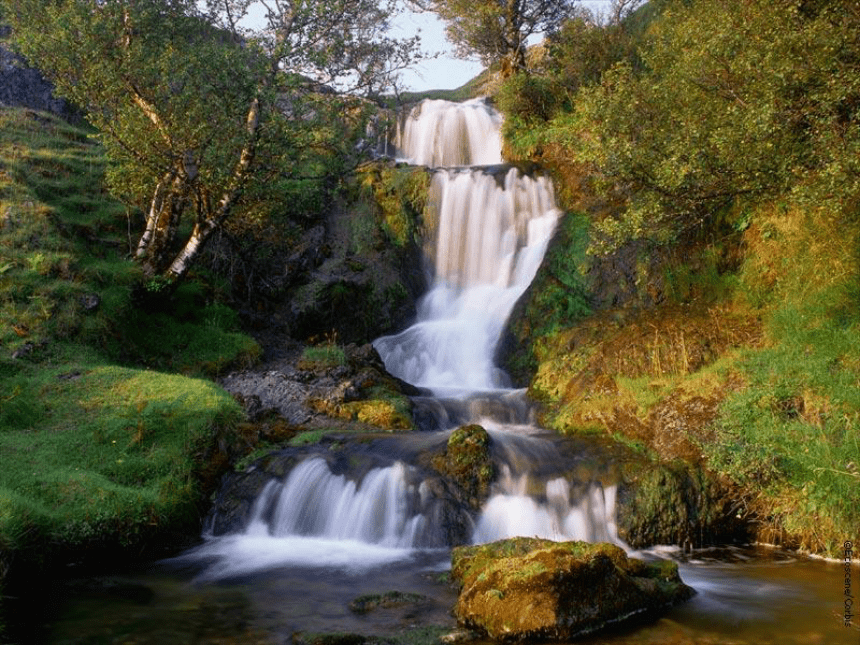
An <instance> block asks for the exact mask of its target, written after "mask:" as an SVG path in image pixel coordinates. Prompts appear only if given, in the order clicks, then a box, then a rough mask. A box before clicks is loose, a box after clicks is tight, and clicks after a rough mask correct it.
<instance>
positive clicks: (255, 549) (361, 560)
mask: <svg viewBox="0 0 860 645" xmlns="http://www.w3.org/2000/svg"><path fill="white" fill-rule="evenodd" d="M414 553H415V552H414V550H413V549H408V548H398V547H387V546H380V545H378V544H368V543H367V542H362V541H360V540H333V539H326V538H321V537H302V536H295V535H293V536H287V537H273V536H270V535H248V534H240V535H228V536H223V537H219V538H215V539H210V540H207V542H206V543H205V544H203V545H202V546H200V547H198V548H197V549H194V550H192V551H191V552H189V553H188V554H186V555H185V556H183V557H181V558H178V559H177V561H180V560H183V559H187V560H190V561H200V560H204V561H207V560H208V561H210V564H209V566H207V567H206V568H205V569H204V570H203V571H202V573H200V575H198V577H197V579H198V580H200V581H207V580H224V579H227V578H236V577H240V576H246V575H249V574H253V573H257V572H260V571H266V570H270V569H275V568H278V567H288V566H289V567H319V566H325V567H334V568H338V569H342V570H346V571H354V572H361V571H365V570H367V569H372V568H374V567H378V566H383V565H386V564H391V563H393V562H401V561H404V560H409V559H410V558H411V557H412V556H413V555H414Z"/></svg>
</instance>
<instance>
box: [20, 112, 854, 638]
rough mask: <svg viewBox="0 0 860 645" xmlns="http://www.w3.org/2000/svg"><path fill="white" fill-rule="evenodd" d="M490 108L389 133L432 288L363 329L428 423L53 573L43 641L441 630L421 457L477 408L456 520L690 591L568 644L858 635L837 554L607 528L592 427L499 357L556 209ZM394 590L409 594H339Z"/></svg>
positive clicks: (444, 518)
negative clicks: (463, 507) (538, 412)
mask: <svg viewBox="0 0 860 645" xmlns="http://www.w3.org/2000/svg"><path fill="white" fill-rule="evenodd" d="M500 125H501V117H500V115H499V114H498V113H497V112H496V111H495V110H494V109H493V108H492V107H491V106H489V105H488V104H487V103H486V102H484V101H483V100H480V99H476V100H472V101H468V102H466V103H462V104H453V103H448V102H445V101H424V102H423V103H422V104H420V105H419V106H418V107H416V109H415V110H414V111H413V113H412V114H410V115H409V116H408V117H407V118H406V119H405V120H404V122H403V123H402V124H401V126H400V128H399V132H398V135H397V137H396V140H395V142H394V145H395V147H396V154H397V156H398V157H399V158H400V159H402V160H405V161H408V162H409V163H413V164H416V165H423V166H427V167H430V168H433V169H434V171H433V179H432V184H431V202H432V203H433V204H435V216H434V217H433V218H432V220H433V221H432V222H431V226H430V228H431V230H432V237H433V239H432V241H428V246H427V248H428V254H427V255H428V265H429V266H428V271H429V272H430V275H431V280H430V284H431V288H430V291H429V292H428V293H427V294H426V295H425V297H424V298H423V299H422V301H421V303H420V305H419V311H418V318H417V320H416V322H415V323H414V324H413V325H412V326H411V327H409V328H408V329H406V330H403V331H402V332H400V333H398V334H395V335H392V336H387V337H383V338H380V339H377V340H376V341H375V343H374V346H375V347H376V349H377V350H378V352H379V354H380V356H381V357H382V358H383V360H384V361H385V364H386V367H387V369H388V370H389V371H390V372H391V373H392V374H394V375H396V376H398V377H399V378H401V379H403V380H405V381H407V382H409V383H412V384H414V385H416V386H419V387H421V388H423V389H424V390H425V391H427V392H430V393H431V394H429V395H427V396H424V397H420V398H419V399H417V400H416V407H417V408H418V409H419V410H421V411H422V414H423V415H424V416H425V417H426V418H428V419H431V421H432V423H431V425H432V426H433V427H434V428H435V429H431V430H427V431H422V432H416V433H411V434H407V435H395V436H388V437H380V438H375V439H372V440H369V441H368V442H366V443H365V445H363V446H362V447H361V450H362V451H365V452H366V453H367V454H369V455H372V457H373V461H372V462H371V463H372V464H373V465H372V466H366V465H365V466H364V467H363V468H362V469H361V470H360V472H359V471H352V470H350V468H349V467H347V466H343V464H341V463H340V462H337V461H335V460H333V459H332V458H329V456H327V455H326V454H325V452H324V451H323V450H321V449H309V450H308V451H307V453H306V454H305V455H304V458H303V459H301V460H299V462H298V464H297V465H296V466H295V467H294V468H292V470H291V471H290V472H289V473H287V475H286V476H285V477H284V478H283V479H277V480H276V479H273V480H272V481H270V482H269V483H268V484H267V485H266V486H265V487H264V488H263V490H262V491H261V492H260V494H259V497H258V498H257V500H256V502H255V503H254V505H253V508H252V509H251V510H250V512H249V514H248V518H247V522H246V525H245V527H244V528H243V529H242V530H241V531H235V532H232V533H228V534H223V535H217V536H216V535H212V534H207V535H205V536H204V541H203V543H202V544H201V545H200V546H198V547H195V548H193V549H191V550H189V551H187V552H185V553H183V554H182V555H180V556H179V557H176V558H173V559H170V560H166V561H162V562H158V563H155V564H154V565H151V566H147V567H146V568H142V569H139V570H134V571H125V572H122V573H118V574H115V575H111V576H101V577H95V578H93V577H87V578H81V579H76V578H74V577H73V576H72V577H70V578H69V579H67V580H64V581H57V582H53V583H50V585H49V587H48V588H47V589H46V598H49V599H50V602H49V603H47V604H48V606H49V607H50V609H45V610H44V616H43V620H42V622H43V624H44V627H43V629H42V631H41V632H39V633H38V634H35V635H34V640H35V641H37V642H45V643H52V644H59V643H68V644H72V643H74V644H84V643H129V644H131V643H134V644H144V643H147V644H148V643H152V644H156V643H157V644H159V645H161V644H168V643H285V642H290V640H291V638H292V637H293V635H294V634H295V633H297V632H344V633H346V632H351V633H358V634H366V635H369V634H373V635H378V636H383V637H385V636H394V635H398V634H402V633H403V632H404V631H407V630H410V629H411V630H419V631H420V630H429V631H428V632H427V633H431V634H432V633H435V632H434V631H433V630H436V631H438V633H439V634H443V633H446V632H449V631H452V630H453V629H454V627H455V625H454V620H453V618H452V616H451V608H452V607H453V605H454V602H455V600H456V593H455V591H454V590H453V589H452V587H451V586H450V584H448V583H447V580H446V571H447V570H448V569H449V567H450V543H451V537H450V536H451V531H452V530H453V529H452V528H451V527H452V519H451V518H452V513H451V510H450V509H449V508H448V507H447V506H446V505H445V503H444V501H443V500H441V499H439V497H438V496H437V495H436V494H435V492H434V489H433V487H432V485H431V482H430V481H429V480H427V479H425V478H424V476H423V475H422V471H421V469H419V468H417V467H416V465H415V463H416V460H417V459H418V458H419V457H418V456H419V455H420V454H422V453H426V452H427V451H428V450H430V449H434V448H438V449H440V450H441V449H442V448H443V447H444V445H445V442H446V441H447V438H448V436H449V435H450V433H451V431H452V430H453V429H455V428H456V427H458V426H459V425H462V424H464V423H478V424H480V425H482V426H483V427H484V428H486V429H487V430H488V432H489V433H490V436H491V437H492V443H493V453H492V455H493V460H494V463H495V465H496V468H497V472H498V473H499V476H498V477H497V478H496V481H495V482H494V483H493V485H492V488H491V491H490V497H489V499H488V500H487V501H486V503H485V504H484V505H483V506H482V508H481V510H480V512H478V513H475V514H473V515H461V516H458V519H457V522H458V523H457V522H455V523H456V524H457V527H458V528H457V530H459V531H461V532H463V533H465V537H466V538H467V540H468V541H470V542H473V543H482V542H488V541H492V540H496V539H500V538H503V537H513V536H517V535H527V536H540V537H546V538H550V539H557V540H569V539H581V540H588V541H610V542H614V543H616V544H618V545H619V546H622V547H624V548H626V549H627V550H628V551H631V553H632V554H633V555H638V556H640V557H646V558H658V557H664V558H674V559H676V560H678V562H679V565H680V574H681V577H682V578H683V580H684V581H685V582H686V583H687V584H689V585H691V586H692V587H694V588H695V589H696V591H697V592H698V593H697V595H696V596H695V597H694V598H693V599H692V600H690V601H689V602H687V603H685V604H683V605H681V606H678V607H675V608H674V609H672V610H671V611H669V612H668V613H667V614H666V615H665V616H664V617H663V618H661V619H659V620H657V621H656V622H651V623H646V624H641V625H630V624H627V625H625V626H623V627H620V628H617V629H615V630H612V631H610V632H606V633H603V634H600V635H596V636H592V637H588V638H586V639H584V640H581V641H577V642H580V643H589V644H597V643H613V644H626V643H631V644H632V643H639V644H650V643H654V644H657V643H661V644H663V643H667V644H669V643H678V644H682V643H701V644H706V643H707V644H712V645H718V644H724V645H729V644H741V643H743V644H746V643H749V644H753V643H755V644H763V643H773V644H776V643H779V644H786V643H789V644H791V643H797V644H801V643H810V644H815V643H820V644H822V645H823V644H837V643H846V644H847V643H851V644H853V645H860V633H858V632H857V631H856V629H851V628H845V627H843V619H842V616H843V595H842V594H843V589H844V587H843V581H844V576H843V568H842V565H841V564H840V563H831V562H823V561H816V560H811V559H807V558H804V557H801V556H798V555H796V554H790V553H786V552H782V551H779V550H775V549H769V548H765V547H760V546H759V547H755V546H750V547H744V548H739V547H731V548H719V549H718V548H712V549H700V550H696V551H693V552H692V553H690V552H687V553H683V552H681V551H679V550H677V549H672V548H656V549H652V550H650V551H648V552H645V553H635V552H632V550H631V549H630V548H629V547H627V545H625V544H624V543H623V542H622V541H621V540H620V539H619V537H618V535H617V532H616V527H615V499H616V492H617V488H616V484H617V468H616V467H614V465H613V464H612V463H611V460H609V459H607V458H606V456H605V455H602V456H601V447H600V446H599V445H597V444H594V443H593V442H591V443H590V442H588V441H585V440H582V439H565V438H561V437H558V436H554V435H552V434H551V433H548V432H546V431H544V430H543V429H541V428H540V427H537V426H536V425H535V423H534V420H533V418H532V414H531V411H530V406H529V402H528V401H527V400H526V397H525V393H524V392H523V391H520V390H515V389H512V388H511V387H510V382H509V380H508V378H507V376H506V375H505V374H504V372H502V371H501V370H499V369H498V368H497V367H496V366H495V365H494V362H493V355H494V352H495V349H496V345H497V342H498V339H499V337H500V335H501V333H502V330H503V327H504V324H505V321H506V320H507V318H508V316H509V315H510V312H511V310H512V308H513V307H514V305H515V303H516V301H517V299H518V298H519V297H520V296H521V295H522V294H523V292H524V291H525V289H526V288H527V287H528V285H529V283H530V282H531V280H532V279H533V277H534V275H535V273H536V271H537V269H538V267H539V266H540V263H541V260H542V258H543V255H544V252H545V251H546V247H547V245H548V243H549V241H550V238H551V237H552V233H553V230H554V227H555V225H556V221H557V219H558V218H559V216H560V215H561V213H560V212H559V210H558V209H557V207H556V206H555V200H554V197H553V188H552V184H551V182H550V181H549V179H548V178H547V177H545V176H542V175H540V174H532V173H529V172H525V171H523V170H522V169H520V168H517V167H515V166H510V165H506V164H504V163H503V160H502V158H501V139H500V134H499V130H500ZM363 463H365V464H366V463H368V462H367V461H365V462H363ZM391 590H397V591H399V592H403V593H409V594H419V595H420V599H417V600H413V601H411V602H407V603H401V604H397V605H396V606H393V607H383V608H379V609H376V610H373V611H370V612H368V613H357V612H355V611H352V610H351V609H350V608H349V605H350V603H351V602H353V601H354V600H355V599H356V598H357V597H359V596H362V595H365V594H379V593H385V592H388V591H391Z"/></svg>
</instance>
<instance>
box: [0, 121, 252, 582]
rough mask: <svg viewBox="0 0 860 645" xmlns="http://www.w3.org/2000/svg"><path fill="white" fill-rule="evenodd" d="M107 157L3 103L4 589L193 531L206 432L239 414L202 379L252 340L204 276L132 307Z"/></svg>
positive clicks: (126, 231)
mask: <svg viewBox="0 0 860 645" xmlns="http://www.w3.org/2000/svg"><path fill="white" fill-rule="evenodd" d="M104 169H105V160H104V157H103V154H102V151H101V148H100V146H99V145H98V143H97V142H96V141H95V140H94V139H93V138H91V136H90V132H88V131H87V130H85V129H81V128H78V127H73V126H70V125H68V124H67V123H65V122H63V121H61V120H59V119H56V118H54V117H52V116H49V115H46V114H41V113H36V112H33V111H30V110H22V109H11V108H0V463H2V468H0V585H2V582H3V577H4V574H6V573H8V571H9V570H11V575H12V576H14V574H15V573H16V572H17V573H21V572H22V571H23V570H24V569H25V567H26V568H27V570H29V567H31V566H33V565H35V566H41V565H49V564H54V563H56V561H57V559H58V558H61V557H66V556H67V555H68V554H70V553H71V554H74V557H75V558H84V559H86V558H85V556H86V553H85V552H84V551H83V550H84V549H87V548H92V547H94V546H98V547H99V550H98V551H93V555H98V556H99V557H102V556H103V555H104V553H105V551H104V549H108V550H116V549H122V548H124V547H130V546H135V547H137V548H138V550H139V549H140V547H141V546H142V545H143V544H144V543H145V542H146V541H147V540H150V539H153V537H154V536H157V535H158V534H160V533H162V532H172V531H175V530H178V529H183V528H185V529H187V528H188V527H192V528H193V530H196V528H194V527H196V526H197V523H198V521H199V519H198V504H199V503H200V501H201V494H202V492H203V487H202V485H201V477H202V475H203V474H204V471H207V469H209V468H210V465H211V464H210V463H209V461H210V459H211V456H212V445H213V442H214V441H215V437H216V435H219V433H220V437H221V438H223V437H224V436H225V435H224V433H228V434H229V433H231V432H233V430H234V429H235V427H236V425H237V423H238V421H239V420H240V418H241V416H242V412H241V410H240V408H239V406H238V405H237V404H236V403H235V401H233V399H232V398H231V397H230V396H229V395H227V394H226V393H225V392H224V391H223V390H221V389H220V388H218V387H217V386H216V385H215V384H214V383H212V382H210V381H208V380H205V378H202V377H206V376H212V375H214V374H217V373H218V372H220V371H222V370H224V369H226V368H227V366H229V365H231V364H235V362H236V361H242V360H245V361H247V360H251V359H252V358H253V357H254V356H255V355H256V353H257V352H258V351H259V350H258V348H257V346H256V344H255V343H254V341H253V340H251V339H250V338H248V337H247V336H245V335H244V334H242V333H240V331H239V329H238V323H237V317H236V314H235V313H234V312H233V311H232V310H231V309H229V308H228V307H227V306H225V305H224V304H221V302H220V301H219V290H218V288H217V284H215V283H213V282H212V281H209V280H205V279H204V278H205V276H203V275H198V276H196V277H194V278H192V279H191V280H190V281H189V282H188V283H186V284H185V285H183V286H182V287H181V288H180V289H179V290H177V292H176V293H175V294H174V295H173V296H172V297H170V298H169V299H166V300H165V302H164V303H163V306H161V307H159V308H158V309H157V310H153V309H152V308H150V310H145V309H143V308H141V307H140V306H137V305H136V303H135V302H134V301H133V293H134V288H133V287H134V285H135V284H136V283H137V281H138V280H139V279H140V276H139V274H138V272H137V269H136V267H135V265H134V263H133V262H131V261H130V260H129V256H130V253H129V248H130V246H129V245H130V243H131V241H132V240H133V237H134V233H133V231H134V229H135V227H136V223H135V222H134V214H129V213H127V211H126V209H125V208H124V207H123V206H122V205H121V204H120V203H118V202H117V201H116V200H114V199H112V198H111V197H110V196H109V195H108V194H107V193H106V192H105V190H104V188H103V182H102V178H103V173H104ZM129 217H131V218H132V221H129Z"/></svg>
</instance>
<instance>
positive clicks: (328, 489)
mask: <svg viewBox="0 0 860 645" xmlns="http://www.w3.org/2000/svg"><path fill="white" fill-rule="evenodd" d="M415 492H416V491H414V487H411V486H410V485H409V484H408V482H407V481H406V466H404V465H403V463H401V462H395V463H394V464H393V465H391V466H389V467H387V468H375V469H373V470H371V471H370V472H368V473H367V474H366V475H365V476H364V478H363V479H362V480H361V482H360V483H357V482H355V481H352V480H350V479H347V478H346V477H345V476H343V475H334V474H333V473H332V472H331V470H330V469H329V467H328V464H327V463H326V462H325V460H323V459H321V458H313V459H308V460H306V461H304V462H302V463H300V464H299V465H298V466H296V467H295V468H293V470H292V471H291V472H290V474H289V476H288V477H287V479H286V480H285V481H284V482H278V481H272V482H269V483H268V484H267V485H266V487H265V488H264V489H263V491H262V493H260V495H259V497H258V498H257V501H256V502H255V504H254V508H253V510H252V512H251V519H250V522H249V523H248V527H247V529H246V531H245V534H246V535H249V536H272V537H276V538H283V537H289V536H314V537H320V538H325V539H329V540H353V541H357V542H361V543H366V544H374V545H378V546H382V547H390V548H401V549H402V548H411V547H412V546H414V544H415V542H416V536H417V535H419V534H420V532H421V530H422V529H423V528H424V526H423V524H424V517H423V516H422V515H420V514H415V513H410V508H409V507H410V504H409V496H410V494H414V493H415Z"/></svg>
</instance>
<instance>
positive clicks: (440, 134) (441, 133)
mask: <svg viewBox="0 0 860 645" xmlns="http://www.w3.org/2000/svg"><path fill="white" fill-rule="evenodd" d="M501 122H502V119H501V115H500V114H499V113H498V112H496V111H495V110H493V109H491V108H490V107H489V106H488V105H487V104H486V101H485V100H484V99H472V100H471V101H466V102H464V103H452V102H451V101H442V100H431V99H425V100H424V101H422V102H421V103H419V104H418V105H417V106H415V107H414V108H413V109H412V110H411V111H410V113H409V114H408V115H407V116H406V118H405V120H404V121H403V123H402V124H401V125H400V127H399V128H398V132H397V135H396V137H395V141H394V145H395V147H396V149H397V154H398V156H399V157H401V158H402V159H403V160H405V161H407V162H409V163H411V164H415V165H417V166H431V167H435V168H438V167H445V166H489V165H493V164H499V163H501V162H502V138H501V133H500V128H501Z"/></svg>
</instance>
